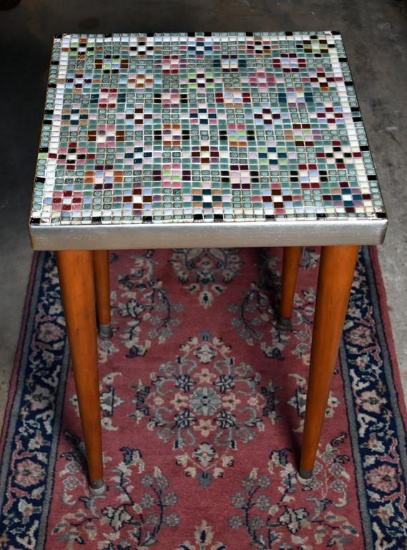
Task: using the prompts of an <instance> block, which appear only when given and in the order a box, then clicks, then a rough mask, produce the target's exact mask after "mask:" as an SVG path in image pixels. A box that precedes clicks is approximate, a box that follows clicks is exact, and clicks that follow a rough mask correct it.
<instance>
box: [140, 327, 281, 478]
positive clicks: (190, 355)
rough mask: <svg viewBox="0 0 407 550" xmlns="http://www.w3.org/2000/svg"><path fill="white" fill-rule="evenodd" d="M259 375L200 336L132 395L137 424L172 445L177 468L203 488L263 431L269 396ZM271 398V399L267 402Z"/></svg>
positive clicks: (215, 342) (220, 343)
mask: <svg viewBox="0 0 407 550" xmlns="http://www.w3.org/2000/svg"><path fill="white" fill-rule="evenodd" d="M260 381H261V378H260V374H259V373H256V372H255V371H254V370H253V369H252V368H251V367H250V365H248V364H246V363H243V362H242V363H237V362H236V360H235V358H234V357H233V356H232V350H231V348H230V347H229V346H227V345H226V344H224V342H223V341H222V340H221V339H220V338H217V337H211V336H210V335H209V334H207V333H205V334H203V335H202V336H201V337H200V338H198V337H192V338H190V339H189V341H188V342H187V344H185V345H183V346H181V353H180V355H179V356H178V357H177V358H176V360H175V361H168V362H166V363H164V364H163V365H161V367H160V368H159V370H158V372H157V373H153V374H152V375H151V386H148V387H146V386H143V385H142V384H141V383H140V384H139V385H137V386H135V387H134V389H135V391H136V399H135V400H134V401H133V403H135V404H136V410H135V411H134V413H133V414H132V416H134V417H135V418H136V419H137V421H140V420H141V419H142V418H144V417H147V418H148V419H149V423H148V427H149V429H151V430H154V431H156V432H157V435H158V437H159V438H160V439H161V440H162V441H164V442H166V443H168V442H171V443H172V445H173V448H174V449H175V450H176V451H181V454H179V455H177V458H176V460H177V463H178V464H179V465H181V466H183V467H184V468H185V472H186V474H187V475H188V476H190V477H196V476H198V478H199V481H200V483H201V484H202V485H205V486H206V485H208V484H209V483H210V481H211V480H212V479H213V478H214V477H215V478H216V477H220V476H222V474H223V472H224V469H225V468H226V467H230V466H232V465H233V455H232V454H231V452H232V451H236V449H237V447H238V445H239V444H240V443H243V444H244V443H248V442H249V441H251V440H252V439H254V438H255V437H256V434H257V433H258V432H260V431H263V430H264V428H265V424H264V416H270V418H271V417H272V416H273V418H275V410H273V412H271V411H270V410H269V409H270V404H271V403H272V402H273V403H274V405H275V400H274V392H271V393H270V389H269V390H268V391H267V390H265V389H263V390H262V389H261V388H259V386H260ZM271 397H272V398H273V399H271Z"/></svg>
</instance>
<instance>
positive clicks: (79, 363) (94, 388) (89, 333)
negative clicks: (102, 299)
mask: <svg viewBox="0 0 407 550" xmlns="http://www.w3.org/2000/svg"><path fill="white" fill-rule="evenodd" d="M57 263H58V271H59V280H60V285H61V295H62V303H63V307H64V312H65V320H66V328H67V333H68V340H69V346H70V352H71V360H72V366H73V372H74V377H75V384H76V391H77V395H78V403H79V413H80V417H81V423H82V431H83V439H84V442H85V450H86V456H87V459H88V469H89V479H90V484H91V487H92V488H93V489H94V490H96V491H100V492H101V491H103V489H104V488H105V485H104V481H103V464H102V431H101V423H100V421H101V418H100V403H99V373H98V352H97V334H96V311H95V284H94V272H93V258H92V252H90V251H85V250H63V251H59V252H57Z"/></svg>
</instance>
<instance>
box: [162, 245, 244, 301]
mask: <svg viewBox="0 0 407 550" xmlns="http://www.w3.org/2000/svg"><path fill="white" fill-rule="evenodd" d="M170 262H171V264H172V266H173V268H174V271H175V273H176V274H177V276H178V278H179V280H180V281H181V283H182V284H183V285H184V286H185V288H186V289H187V290H188V291H189V292H190V293H191V294H196V295H197V296H198V300H199V304H200V305H201V306H202V307H203V308H205V309H207V308H209V307H210V306H212V305H213V303H214V300H215V296H220V295H221V294H222V293H223V292H224V291H225V290H226V286H225V285H228V284H230V283H231V282H232V281H233V279H234V278H235V277H236V275H237V274H238V273H239V271H240V268H241V266H242V261H241V259H240V256H239V250H238V249H236V248H177V249H175V250H174V253H173V256H172V258H171V260H170Z"/></svg>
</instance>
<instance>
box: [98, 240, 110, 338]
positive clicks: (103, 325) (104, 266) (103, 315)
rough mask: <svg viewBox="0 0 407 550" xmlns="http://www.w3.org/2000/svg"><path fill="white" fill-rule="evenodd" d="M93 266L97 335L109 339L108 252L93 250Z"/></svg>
mask: <svg viewBox="0 0 407 550" xmlns="http://www.w3.org/2000/svg"><path fill="white" fill-rule="evenodd" d="M93 265H94V268H95V284H96V308H97V318H98V321H99V333H100V336H102V337H103V338H111V336H112V325H111V314H110V277H109V251H108V250H94V251H93Z"/></svg>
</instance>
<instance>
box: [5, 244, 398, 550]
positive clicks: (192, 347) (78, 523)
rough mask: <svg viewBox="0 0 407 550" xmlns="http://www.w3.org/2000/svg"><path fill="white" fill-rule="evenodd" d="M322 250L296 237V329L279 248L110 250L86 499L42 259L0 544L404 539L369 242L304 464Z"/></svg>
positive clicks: (56, 310)
mask: <svg viewBox="0 0 407 550" xmlns="http://www.w3.org/2000/svg"><path fill="white" fill-rule="evenodd" d="M318 261H319V255H318V251H315V250H312V249H307V250H306V251H305V252H304V255H303V258H302V265H301V269H300V275H299V282H298V287H297V293H296V296H295V315H294V319H293V331H292V333H289V334H287V333H281V332H279V331H278V330H277V329H276V323H275V319H276V315H275V312H276V310H277V306H278V297H279V286H280V275H281V251H279V250H271V251H265V250H260V249H193V250H186V249H177V250H164V251H151V250H148V251H133V252H124V251H120V252H113V253H112V254H111V280H112V293H111V301H112V311H113V323H114V336H113V338H112V339H111V340H109V341H103V340H101V341H100V342H99V351H100V393H101V406H102V414H103V436H104V462H105V470H106V475H105V479H106V482H107V484H108V487H109V490H108V492H107V493H106V494H105V495H103V496H92V495H91V494H90V492H89V490H88V486H87V481H86V473H85V466H84V456H83V452H82V445H81V430H80V423H79V417H78V409H77V401H76V396H75V390H74V385H73V381H72V375H71V372H70V369H69V352H68V349H67V344H66V337H65V326H64V317H63V312H62V308H61V303H60V296H59V288H58V277H57V272H56V268H55V263H54V258H53V257H52V255H49V254H40V255H38V256H36V259H35V263H34V267H33V274H32V278H31V283H30V288H29V292H28V298H27V305H26V311H25V319H24V322H23V329H22V335H21V340H20V345H19V352H18V354H17V360H16V368H15V374H14V379H13V384H12V388H11V391H10V401H9V406H8V412H7V416H6V422H5V430H4V433H3V437H2V464H1V471H0V510H1V512H0V513H1V517H0V548H1V549H7V550H9V549H18V550H20V549H35V550H38V549H42V548H47V549H52V550H54V549H55V550H57V549H62V548H64V549H65V548H68V549H76V548H80V547H81V546H83V545H85V546H87V547H89V548H92V549H98V550H99V549H100V550H102V549H103V550H105V549H106V550H129V549H147V548H157V549H170V550H221V549H228V550H240V549H250V548H258V549H269V548H270V549H274V548H275V549H298V550H300V549H301V550H311V549H314V548H331V547H332V548H338V549H343V548H350V549H352V550H355V549H365V548H377V549H387V548H394V549H396V550H399V549H401V548H405V547H406V544H407V526H406V519H405V518H406V517H407V511H406V480H407V475H406V472H407V460H406V432H405V421H406V416H405V413H404V406H403V403H402V392H401V390H400V382H399V377H398V372H397V365H396V359H395V355H394V350H393V344H392V340H391V334H390V328H389V322H388V317H387V311H386V304H385V297H384V292H383V287H382V283H381V280H380V271H379V267H378V263H377V259H376V256H375V252H374V251H370V250H368V249H363V250H362V251H361V254H360V259H359V263H358V269H357V273H356V276H355V280H354V285H353V289H352V296H351V302H350V306H349V311H348V316H347V320H346V324H345V330H344V335H343V340H342V344H341V348H340V354H339V355H340V357H339V360H338V365H337V369H336V371H335V375H334V380H333V384H332V391H331V395H330V399H329V404H328V408H327V412H326V421H325V425H324V431H323V436H322V439H321V444H320V447H319V454H318V458H317V464H316V468H315V475H314V477H313V479H312V480H311V481H310V482H309V483H307V484H301V483H300V482H299V480H298V478H297V473H296V472H297V467H298V460H299V452H300V448H301V432H302V425H303V416H304V407H305V396H306V381H307V368H308V367H307V365H308V361H309V354H310V337H311V330H312V318H313V310H314V303H315V286H316V279H317V268H318Z"/></svg>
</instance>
